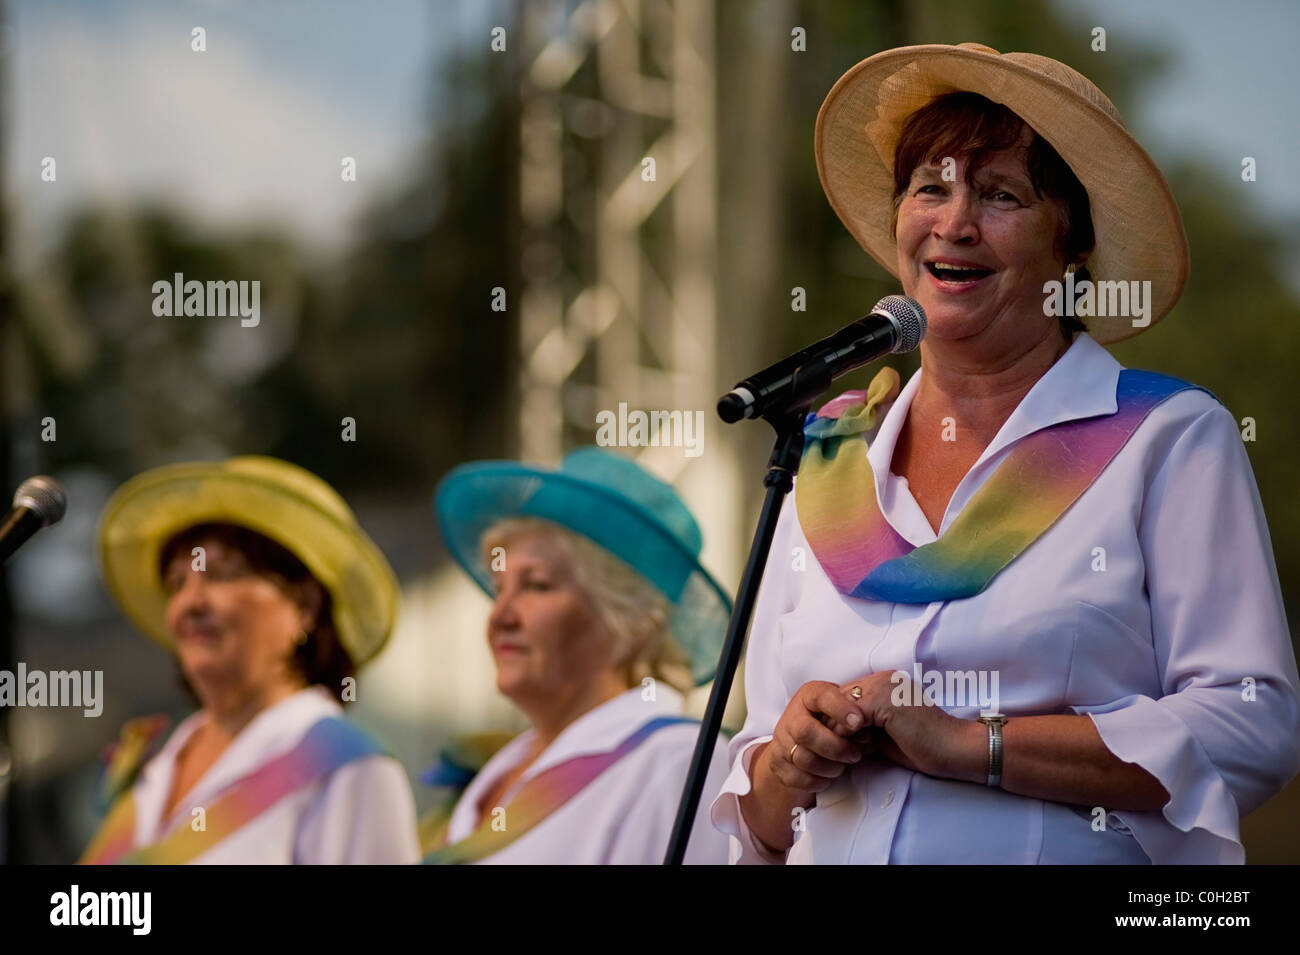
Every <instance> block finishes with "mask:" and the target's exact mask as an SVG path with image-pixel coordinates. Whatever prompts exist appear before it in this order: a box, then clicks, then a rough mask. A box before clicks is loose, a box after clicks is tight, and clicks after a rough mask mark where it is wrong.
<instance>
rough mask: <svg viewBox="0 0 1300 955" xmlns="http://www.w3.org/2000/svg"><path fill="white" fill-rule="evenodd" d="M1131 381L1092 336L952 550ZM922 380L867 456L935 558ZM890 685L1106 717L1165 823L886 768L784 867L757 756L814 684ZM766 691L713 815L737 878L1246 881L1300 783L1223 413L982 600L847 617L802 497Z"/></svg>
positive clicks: (887, 606) (852, 785)
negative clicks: (931, 683)
mask: <svg viewBox="0 0 1300 955" xmlns="http://www.w3.org/2000/svg"><path fill="white" fill-rule="evenodd" d="M1120 370H1121V366H1120V364H1119V363H1118V362H1117V361H1116V360H1115V359H1114V358H1113V357H1112V356H1111V355H1110V354H1109V352H1107V351H1106V350H1105V349H1104V348H1102V347H1101V346H1100V345H1098V344H1097V343H1096V342H1095V341H1093V340H1092V339H1091V338H1090V337H1088V336H1087V335H1086V334H1080V335H1079V336H1078V337H1077V338H1076V340H1075V341H1074V343H1073V344H1072V345H1071V346H1070V348H1069V349H1068V350H1067V351H1066V353H1065V354H1064V355H1062V356H1061V358H1060V359H1058V360H1057V362H1056V363H1055V364H1054V365H1053V366H1052V367H1051V368H1050V369H1049V370H1048V371H1047V372H1046V374H1044V375H1043V377H1042V378H1040V379H1039V381H1038V382H1036V383H1035V384H1034V386H1033V388H1032V389H1030V391H1029V392H1028V394H1026V396H1025V397H1024V399H1023V400H1022V401H1021V402H1020V404H1019V406H1018V407H1017V408H1016V410H1015V411H1014V412H1013V413H1012V414H1011V416H1010V417H1009V418H1008V419H1007V421H1006V422H1005V424H1004V425H1003V426H1002V428H1001V429H1000V430H999V432H998V433H997V435H996V436H995V437H994V439H993V441H992V442H991V443H990V444H989V445H988V447H987V448H986V449H985V451H984V452H983V453H982V454H981V455H980V457H979V459H978V460H977V461H976V462H975V464H974V465H973V466H972V467H971V468H970V470H969V471H968V472H967V474H966V475H965V476H964V477H963V478H962V480H961V482H960V483H959V484H958V486H957V488H956V490H955V491H954V492H953V495H952V498H951V500H950V501H949V503H948V507H947V510H946V511H945V513H944V515H943V519H942V522H941V524H940V528H939V533H940V534H942V533H944V532H945V531H946V530H947V529H948V528H949V527H950V526H951V524H952V522H953V520H954V519H955V518H956V517H957V516H958V515H959V514H960V513H961V512H962V509H963V508H964V507H965V506H966V505H967V504H968V502H969V501H970V500H971V498H972V496H973V495H974V494H976V493H977V492H978V491H979V489H980V488H981V487H982V486H983V485H984V483H985V482H986V481H987V480H988V478H989V476H990V475H991V474H992V473H993V472H994V471H995V470H996V468H997V467H998V465H999V464H1001V463H1002V461H1003V460H1004V459H1005V457H1006V455H1007V454H1008V453H1009V452H1010V451H1011V450H1012V449H1013V448H1014V447H1015V445H1016V443H1017V442H1018V441H1020V440H1021V439H1023V438H1025V437H1026V436H1028V435H1030V434H1032V433H1034V432H1035V431H1038V430H1039V429H1042V428H1045V427H1048V426H1049V425H1052V424H1055V423H1058V422H1064V421H1069V420H1074V419H1080V418H1087V417H1092V416H1096V415H1101V414H1108V413H1111V412H1114V411H1115V410H1116V399H1115V391H1116V384H1117V382H1118V377H1119V372H1120ZM921 375H922V372H921V371H918V372H917V373H916V374H915V375H913V376H912V378H911V379H910V380H909V381H908V383H907V385H906V386H905V387H904V388H903V389H902V392H901V393H900V395H899V397H898V399H897V400H896V401H895V402H894V403H893V405H892V406H891V407H889V409H888V410H887V412H886V413H885V414H884V415H883V417H882V418H881V420H880V423H879V425H878V427H877V429H876V433H875V434H874V435H869V436H868V437H869V449H868V450H867V451H866V455H867V458H868V462H869V464H870V467H871V470H872V474H873V476H874V481H875V490H876V495H877V502H878V504H879V507H880V510H881V513H882V515H883V516H884V517H885V519H886V520H887V521H888V522H889V524H890V525H891V526H892V527H893V528H894V529H895V530H896V531H897V532H898V533H899V534H900V535H902V537H904V538H905V539H906V540H907V541H908V542H909V543H911V544H912V545H913V546H917V547H919V546H921V545H923V544H926V543H929V542H931V541H934V540H935V539H936V536H937V535H936V534H935V532H934V529H933V528H932V527H931V526H930V523H929V521H928V520H927V519H926V517H925V515H924V514H923V513H922V511H921V508H920V506H919V505H918V504H917V502H916V501H915V499H914V498H913V496H912V494H911V492H910V490H909V488H908V484H907V481H906V479H905V478H902V477H900V476H898V475H895V474H893V473H892V472H891V471H890V461H891V458H892V456H893V451H894V446H895V443H896V441H897V439H898V435H899V431H900V429H901V427H902V425H903V422H904V420H905V418H906V415H907V410H908V408H909V407H910V404H911V401H912V398H913V396H914V395H915V393H916V390H917V388H918V387H919V385H920V379H921ZM1062 451H1063V453H1068V449H1065V448H1063V449H1062ZM918 668H919V669H918ZM881 671H890V672H892V671H903V672H904V673H905V674H907V675H908V676H909V677H914V676H915V675H916V674H917V673H918V672H919V673H921V674H929V673H931V672H934V673H938V674H940V677H941V678H945V677H947V679H945V685H952V684H951V683H950V682H949V680H950V675H951V674H963V673H971V672H972V671H973V672H974V673H975V674H977V675H978V674H981V673H982V674H984V676H985V677H986V678H987V679H988V684H989V685H990V687H991V684H992V676H993V675H994V674H996V679H997V684H996V686H997V691H998V697H999V699H998V706H999V708H1000V710H1001V712H1002V713H1004V714H1006V715H1007V716H1008V717H1009V719H1011V720H1014V719H1015V718H1016V717H1022V716H1034V715H1042V714H1086V715H1088V716H1089V717H1090V718H1091V719H1092V721H1093V723H1094V724H1095V726H1096V728H1097V731H1098V733H1099V734H1100V736H1101V739H1102V742H1103V743H1104V744H1105V746H1106V747H1107V749H1109V750H1110V752H1111V753H1113V754H1114V755H1115V756H1116V757H1118V758H1119V759H1121V760H1123V761H1125V762H1130V763H1136V764H1137V765H1139V766H1141V767H1142V768H1144V769H1146V770H1147V771H1148V772H1150V773H1151V774H1152V775H1153V776H1155V778H1156V779H1158V780H1159V781H1160V782H1161V784H1163V785H1164V787H1165V789H1166V790H1167V791H1168V792H1169V794H1170V799H1169V801H1168V802H1167V803H1166V804H1165V806H1164V807H1163V808H1162V809H1161V810H1157V811H1149V812H1136V811H1127V810H1112V809H1111V807H1091V806H1070V805H1066V804H1064V803H1056V802H1048V801H1044V800H1039V799H1032V798H1028V797H1025V796H1020V795H1016V794H1013V793H1010V792H1007V791H1005V790H1002V789H998V788H989V787H985V786H979V785H975V784H971V783H967V782H958V781H954V780H950V779H939V778H935V777H931V776H927V775H924V774H918V773H914V772H911V771H909V770H907V769H904V768H902V767H901V766H898V765H896V764H893V763H890V762H887V761H883V760H866V761H864V762H862V763H859V764H855V765H853V766H851V767H850V768H849V769H848V770H847V771H846V772H845V773H844V774H843V775H842V776H841V777H840V778H839V779H838V780H837V781H836V782H835V783H834V784H833V785H832V786H831V787H830V788H829V789H828V790H827V791H825V792H823V793H821V794H819V795H818V796H817V798H816V803H815V805H814V807H813V808H812V809H811V810H809V811H808V812H807V813H806V814H804V815H801V816H798V817H797V818H796V819H795V820H793V821H792V826H793V828H794V830H795V831H794V839H795V841H794V844H793V846H792V848H791V850H790V851H789V853H788V854H787V855H784V856H778V855H775V854H772V853H769V852H768V851H766V849H765V848H764V847H763V846H762V845H761V844H760V843H758V842H757V841H756V840H755V839H754V837H753V834H752V833H750V832H749V830H748V828H747V827H746V825H745V821H744V817H743V815H742V814H741V811H740V807H739V801H738V797H739V796H740V795H743V794H745V793H748V792H749V788H750V779H749V768H750V761H751V759H752V757H753V755H754V750H755V748H756V747H757V746H758V745H759V744H761V743H763V742H765V741H767V740H769V739H771V733H772V730H773V727H774V726H775V725H776V723H777V721H778V720H779V718H780V716H781V714H782V712H783V711H784V709H785V707H786V705H787V704H788V702H789V700H790V698H791V697H792V695H793V694H794V692H795V691H796V690H797V689H798V688H799V687H800V686H802V685H803V684H804V683H806V682H808V681H810V680H826V681H830V682H834V683H838V684H845V683H848V682H849V681H851V680H853V679H856V678H859V677H862V676H864V675H866V674H870V673H877V672H881ZM745 692H746V703H747V706H748V718H747V720H746V723H745V726H744V727H743V729H742V730H741V732H740V733H739V734H738V735H737V736H736V737H735V739H734V740H733V741H732V744H731V747H730V755H731V758H732V768H731V772H730V775H729V777H728V779H727V781H726V783H725V785H724V786H723V788H722V790H721V793H720V795H719V796H718V797H717V799H716V801H715V802H714V803H713V805H712V818H713V821H714V823H715V825H717V827H718V828H719V829H720V830H721V831H724V832H726V833H728V834H729V835H730V836H732V837H733V842H732V859H733V861H737V862H769V863H771V862H782V861H784V862H788V863H797V862H836V863H887V862H888V863H1104V862H1115V863H1143V862H1147V861H1153V862H1156V863H1219V862H1223V863H1228V862H1231V863H1239V862H1242V861H1243V860H1244V852H1243V849H1242V846H1241V843H1240V838H1239V817H1240V815H1242V814H1245V813H1247V812H1249V811H1251V810H1252V809H1254V808H1255V807H1257V806H1258V805H1259V804H1260V803H1262V802H1263V801H1264V800H1265V799H1267V798H1268V797H1269V796H1271V795H1273V794H1274V793H1275V792H1277V791H1278V790H1279V789H1280V788H1281V787H1282V786H1283V785H1285V783H1286V782H1287V781H1288V780H1289V779H1291V778H1292V777H1293V776H1294V775H1295V774H1296V772H1297V770H1298V769H1300V742H1298V741H1297V737H1298V735H1300V706H1298V702H1297V701H1298V699H1300V681H1298V680H1297V673H1296V662H1295V656H1294V652H1293V650H1292V647H1291V640H1290V635H1289V632H1288V629H1287V623H1286V618H1285V611H1284V609H1283V606H1282V598H1281V590H1280V587H1279V585H1278V579H1277V570H1276V566H1275V564H1274V560H1273V554H1272V547H1271V544H1270V541H1269V534H1268V527H1267V524H1266V522H1265V517H1264V513H1263V508H1262V506H1261V503H1260V499H1259V493H1258V490H1257V488H1256V485H1255V481H1254V476H1253V474H1252V472H1251V469H1250V463H1249V459H1248V458H1247V455H1246V452H1245V449H1244V448H1243V445H1242V439H1241V435H1240V433H1239V432H1238V430H1237V424H1236V422H1235V420H1234V419H1233V417H1232V416H1231V414H1229V412H1228V411H1227V410H1226V409H1225V408H1224V407H1223V406H1222V405H1220V404H1219V403H1218V402H1217V401H1215V400H1214V399H1213V398H1212V397H1211V396H1210V395H1208V394H1206V393H1205V392H1202V391H1198V390H1191V391H1184V392H1181V393H1179V394H1176V395H1174V396H1173V397H1171V398H1169V399H1168V400H1166V401H1165V402H1163V403H1162V404H1160V405H1159V406H1157V407H1156V408H1155V409H1154V410H1153V411H1152V412H1151V413H1150V415H1149V416H1148V417H1147V418H1146V420H1145V421H1144V422H1143V423H1142V424H1141V425H1140V426H1139V427H1138V429H1137V431H1136V432H1135V433H1134V434H1133V436H1132V437H1131V438H1130V439H1129V441H1128V443H1127V444H1126V445H1125V446H1124V447H1123V448H1122V449H1121V450H1120V452H1119V453H1118V454H1117V455H1116V456H1115V458H1114V459H1113V460H1112V461H1111V462H1110V464H1109V465H1108V466H1107V467H1106V468H1105V469H1104V470H1103V471H1102V472H1101V474H1100V475H1099V476H1098V477H1097V479H1096V480H1095V481H1094V483H1093V484H1092V486H1091V487H1089V488H1088V489H1087V490H1086V491H1085V492H1084V493H1083V494H1082V495H1081V496H1080V497H1079V499H1078V500H1077V501H1076V502H1075V503H1074V504H1073V506H1071V507H1070V508H1069V509H1068V510H1067V511H1066V512H1065V513H1064V514H1063V515H1062V516H1061V518H1060V519H1059V520H1058V521H1057V522H1056V523H1055V524H1053V525H1052V526H1051V527H1050V528H1049V529H1048V530H1047V531H1046V532H1045V533H1044V534H1043V535H1042V536H1041V537H1040V538H1038V540H1036V541H1035V542H1034V543H1032V544H1031V545H1030V546H1029V547H1028V548H1027V549H1026V550H1025V551H1024V552H1023V553H1021V554H1020V555H1019V556H1018V557H1017V558H1016V559H1015V560H1013V561H1012V562H1011V563H1010V564H1009V565H1008V566H1007V567H1006V568H1005V569H1004V570H1003V571H1002V572H1001V573H999V574H998V575H997V576H996V577H995V578H994V579H993V581H992V582H991V583H990V584H989V585H988V587H987V588H985V590H984V591H982V592H981V593H979V594H977V595H975V596H973V597H969V598H966V599H962V600H953V601H948V602H936V603H930V604H896V603H887V602H877V601H869V600H859V599H855V598H850V597H845V596H843V595H841V594H840V593H838V592H837V591H836V590H835V589H834V587H833V586H832V584H831V582H830V580H829V579H828V578H827V576H826V574H825V573H824V572H823V570H822V568H821V567H820V565H819V564H818V563H817V561H816V559H815V556H814V554H813V552H812V550H811V548H810V547H809V544H808V541H807V540H806V539H805V537H804V534H803V531H802V530H801V528H800V525H799V520H798V516H797V512H796V508H795V503H794V500H793V499H792V498H789V499H787V500H786V502H785V505H784V507H783V509H782V513H781V516H780V520H779V523H778V527H777V531H776V535H775V539H774V541H773V545H772V552H771V557H770V560H769V563H768V570H767V573H766V574H765V576H764V580H763V582H762V586H761V588H760V592H759V597H758V600H757V603H756V607H755V614H754V620H753V626H752V628H751V631H750V636H749V649H748V651H747V657H746V681H745ZM954 703H957V704H962V705H954ZM943 705H944V707H945V709H946V710H947V711H948V712H949V713H951V714H952V715H954V716H957V717H961V718H965V719H973V718H975V717H976V716H977V715H978V713H979V711H980V709H981V705H980V702H979V701H978V700H977V699H969V698H968V699H966V700H965V701H961V700H957V701H954V700H953V699H951V698H950V699H945V700H944V701H943Z"/></svg>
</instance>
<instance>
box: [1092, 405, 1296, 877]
mask: <svg viewBox="0 0 1300 955" xmlns="http://www.w3.org/2000/svg"><path fill="white" fill-rule="evenodd" d="M1171 400H1172V399H1171ZM1138 533H1139V539H1140V543H1141V547H1142V556H1143V560H1144V562H1145V566H1146V582H1147V589H1148V593H1149V599H1150V607H1151V630H1152V635H1153V642H1154V647H1155V654H1156V663H1157V666H1158V669H1159V672H1160V676H1161V682H1162V686H1161V690H1162V693H1163V695H1162V696H1161V697H1160V698H1159V699H1152V698H1150V697H1147V696H1136V697H1128V698H1126V699H1124V700H1122V701H1119V702H1118V703H1117V704H1116V705H1115V708H1113V709H1110V710H1109V711H1108V712H1092V713H1090V714H1089V715H1090V716H1091V718H1092V720H1093V723H1094V724H1095V725H1096V727H1097V731H1098V732H1099V733H1100V735H1101V738H1102V741H1103V742H1104V743H1105V744H1106V747H1107V748H1108V749H1109V750H1110V751H1111V752H1112V753H1114V754H1115V755H1116V756H1118V757H1119V758H1120V759H1122V760H1124V761H1125V762H1129V763H1136V764H1137V765H1139V766H1141V767H1142V768H1143V769H1145V770H1147V771H1148V772H1150V773H1151V774H1152V775H1153V776H1155V777H1156V778H1157V779H1158V780H1159V781H1160V782H1161V784H1162V785H1163V786H1164V787H1165V789H1166V790H1167V791H1168V792H1169V794H1170V799H1169V801H1168V802H1167V803H1166V804H1165V805H1164V807H1163V808H1162V809H1161V810H1160V811H1159V812H1155V811H1152V812H1115V813H1113V814H1112V815H1113V816H1115V817H1116V818H1118V819H1119V821H1120V822H1121V823H1122V824H1123V825H1125V826H1127V827H1128V828H1129V830H1130V831H1131V832H1132V834H1133V835H1134V836H1135V837H1136V838H1137V840H1138V843H1139V844H1140V845H1141V846H1142V848H1143V850H1144V851H1145V852H1146V853H1147V855H1149V856H1150V857H1151V860H1152V861H1153V862H1154V863H1156V864H1170V863H1179V864H1187V863H1190V864H1195V863H1207V862H1209V863H1241V862H1243V861H1244V859H1245V852H1244V850H1243V848H1242V845H1241V842H1240V839H1239V826H1240V816H1241V815H1244V814H1246V813H1249V812H1250V811H1251V810H1253V809H1255V808H1256V807H1257V806H1259V805H1260V804H1261V803H1263V802H1264V801H1265V800H1266V799H1268V798H1269V797H1270V796H1272V795H1273V794H1274V793H1276V792H1277V791H1278V790H1279V789H1281V788H1282V787H1283V786H1284V785H1286V783H1287V782H1288V781H1289V780H1290V779H1291V778H1292V777H1294V776H1295V775H1296V772H1297V770H1298V769H1300V743H1298V741H1297V738H1298V737H1300V718H1298V712H1300V707H1298V706H1297V699H1298V697H1300V685H1298V684H1300V681H1297V675H1296V661H1295V652H1294V650H1293V649H1292V645H1291V638H1290V634H1289V631H1288V628H1287V622H1286V613H1285V610H1284V608H1283V605H1282V594H1281V588H1280V586H1279V583H1278V576H1277V568H1276V565H1275V564H1274V560H1273V551H1272V545H1271V542H1270V539H1269V533H1268V525H1267V523H1266V521H1265V518H1264V511H1263V506H1262V504H1261V502H1260V498H1259V491H1258V488H1257V487H1256V484H1255V479H1254V474H1253V473H1252V471H1251V468H1250V461H1249V458H1248V457H1247V455H1246V451H1245V448H1244V447H1243V445H1242V441H1241V437H1240V434H1239V433H1238V431H1237V424H1236V422H1235V420H1234V419H1233V418H1232V415H1231V414H1230V413H1229V412H1228V411H1227V410H1226V409H1225V408H1223V407H1222V406H1221V405H1219V404H1217V403H1215V404H1214V406H1213V407H1212V408H1211V409H1209V410H1208V411H1205V412H1203V413H1202V414H1200V415H1199V417H1196V418H1195V420H1193V421H1192V422H1191V424H1190V425H1188V426H1187V427H1186V429H1185V430H1184V431H1183V432H1182V434H1181V435H1179V436H1178V438H1177V440H1175V441H1174V442H1173V445H1172V447H1171V449H1170V452H1169V454H1168V455H1167V456H1166V457H1165V459H1164V460H1163V462H1161V463H1160V465H1159V469H1158V470H1157V472H1156V475H1155V477H1154V479H1153V480H1152V481H1151V483H1150V485H1149V489H1148V492H1147V496H1146V498H1145V500H1144V503H1143V508H1142V514H1141V518H1140V524H1139V531H1138Z"/></svg>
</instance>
